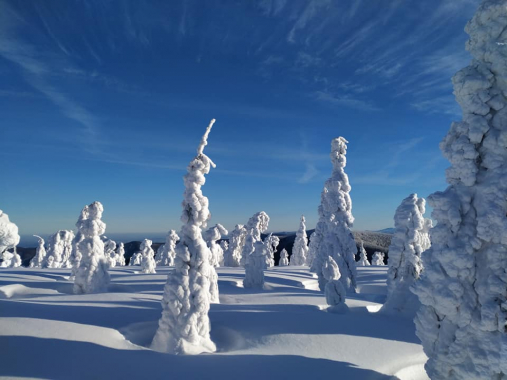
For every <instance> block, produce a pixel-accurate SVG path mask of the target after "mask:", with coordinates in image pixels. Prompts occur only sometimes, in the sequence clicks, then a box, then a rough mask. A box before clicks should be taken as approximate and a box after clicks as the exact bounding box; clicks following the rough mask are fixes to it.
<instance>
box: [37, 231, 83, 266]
mask: <svg viewBox="0 0 507 380" xmlns="http://www.w3.org/2000/svg"><path fill="white" fill-rule="evenodd" d="M74 238H75V236H74V232H72V231H67V230H59V231H58V232H56V233H55V234H54V235H51V236H50V237H49V240H48V249H47V252H46V259H45V261H44V263H43V268H70V267H72V263H71V256H72V242H73V241H74Z"/></svg>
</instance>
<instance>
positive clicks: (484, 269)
mask: <svg viewBox="0 0 507 380" xmlns="http://www.w3.org/2000/svg"><path fill="white" fill-rule="evenodd" d="M465 31H466V32H467V33H468V34H469V36H470V38H469V40H468V42H467V44H466V48H467V50H468V51H469V53H470V54H471V56H472V62H471V63H470V65H469V66H468V67H465V68H464V69H462V70H460V71H459V72H458V73H457V74H456V75H455V76H454V78H453V84H454V94H455V95H456V100H457V101H458V103H459V104H460V106H461V109H462V111H463V118H462V121H460V122H454V123H452V125H451V128H450V130H449V132H448V134H447V136H446V137H445V138H444V139H443V141H442V142H441V144H440V148H441V150H442V152H443V154H444V156H445V157H446V158H447V159H448V160H449V161H450V162H451V166H450V168H448V169H447V172H446V177H447V182H448V183H449V187H448V188H447V189H446V190H445V191H443V192H437V193H434V194H432V195H430V196H429V197H428V202H429V204H430V205H431V206H432V208H433V212H432V217H433V219H434V220H436V222H437V224H436V226H435V227H434V228H433V229H432V230H431V248H430V249H429V250H427V251H425V252H424V254H423V263H424V271H423V273H422V275H421V278H420V279H419V281H417V282H416V284H415V285H414V291H415V293H416V294H417V296H418V297H419V300H420V302H421V303H422V306H421V308H420V309H419V310H418V312H417V315H416V319H415V323H416V332H417V336H418V337H419V338H420V339H421V341H422V344H423V348H424V351H425V353H426V355H427V356H428V358H429V360H428V362H427V363H426V367H425V368H426V372H427V373H428V375H429V377H430V378H432V379H504V378H507V360H506V359H505V357H506V353H507V349H506V347H507V332H506V320H507V292H506V289H507V275H506V268H507V217H506V215H507V201H506V194H507V149H506V147H507V80H506V79H507V45H506V42H507V3H506V2H505V0H483V2H482V3H481V5H480V6H479V8H478V10H477V12H476V14H475V15H474V17H473V18H472V20H471V21H469V22H468V24H467V26H466V28H465Z"/></svg>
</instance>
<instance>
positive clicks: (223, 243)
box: [220, 240, 229, 267]
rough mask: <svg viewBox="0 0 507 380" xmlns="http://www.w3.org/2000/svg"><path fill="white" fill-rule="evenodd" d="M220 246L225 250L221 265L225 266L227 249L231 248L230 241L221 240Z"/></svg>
mask: <svg viewBox="0 0 507 380" xmlns="http://www.w3.org/2000/svg"><path fill="white" fill-rule="evenodd" d="M220 248H222V252H223V255H222V261H221V262H220V266H221V267H223V266H225V265H224V263H225V252H227V250H228V249H229V243H228V242H227V240H222V241H221V242H220Z"/></svg>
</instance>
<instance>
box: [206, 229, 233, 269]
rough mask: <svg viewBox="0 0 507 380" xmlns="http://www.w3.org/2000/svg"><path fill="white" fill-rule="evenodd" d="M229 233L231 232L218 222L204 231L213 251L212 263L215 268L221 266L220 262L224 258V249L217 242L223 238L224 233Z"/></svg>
mask: <svg viewBox="0 0 507 380" xmlns="http://www.w3.org/2000/svg"><path fill="white" fill-rule="evenodd" d="M227 234H229V231H227V230H226V229H225V227H224V226H222V225H221V224H216V225H215V226H213V227H211V228H209V229H208V230H207V231H206V232H205V233H204V236H205V240H206V243H207V244H208V247H209V249H210V251H211V265H212V266H213V267H215V268H217V267H219V266H220V262H223V260H224V258H223V256H224V251H223V249H222V247H221V246H220V244H218V243H217V242H218V240H220V239H221V238H222V235H227Z"/></svg>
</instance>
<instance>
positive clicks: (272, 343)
mask: <svg viewBox="0 0 507 380" xmlns="http://www.w3.org/2000/svg"><path fill="white" fill-rule="evenodd" d="M139 270H140V268H139V267H117V268H113V269H111V270H110V273H111V284H110V287H109V292H108V293H101V294H86V295H74V294H73V293H72V288H73V284H72V282H69V281H68V276H69V275H70V270H69V269H43V270H41V269H27V268H15V269H4V270H2V271H1V272H0V378H2V377H4V378H44V379H92V378H93V379H137V378H149V379H162V378H164V379H167V378H171V379H256V380H258V379H328V378H340V379H397V378H398V379H401V380H405V379H414V380H418V379H427V377H426V374H425V372H424V369H423V364H424V362H425V361H426V356H425V355H424V353H423V351H422V347H421V345H420V343H419V340H418V339H417V337H416V336H415V327H414V323H413V322H412V320H411V319H408V318H402V317H394V316H391V315H383V314H376V313H374V312H373V311H375V310H377V309H378V308H379V306H380V304H381V303H382V302H384V300H385V295H386V271H387V267H360V268H358V289H359V292H360V293H359V294H357V295H356V296H353V297H349V298H348V299H347V305H348V307H349V309H350V312H349V313H348V314H333V313H328V312H326V311H325V309H326V305H325V304H326V301H325V297H324V294H323V293H321V292H319V291H318V285H317V280H316V279H315V278H314V277H313V275H312V274H311V273H309V272H308V269H307V268H305V267H274V268H271V269H269V270H267V271H266V272H265V273H266V288H265V289H264V290H254V289H245V288H243V286H242V280H243V278H244V270H243V269H240V268H217V272H218V275H219V288H220V304H212V305H211V310H210V320H211V336H212V339H213V341H214V342H215V344H216V346H217V352H216V353H214V354H205V355H198V356H175V355H168V354H162V353H159V352H155V351H152V350H150V349H148V348H146V347H147V346H148V345H149V344H150V342H151V340H152V338H153V336H154V334H155V331H156V329H157V324H158V320H159V318H160V314H161V304H160V300H161V297H162V292H163V285H164V283H165V281H166V277H167V274H168V272H169V271H170V270H171V269H170V268H168V267H162V268H160V267H158V268H157V273H156V274H140V273H139Z"/></svg>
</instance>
